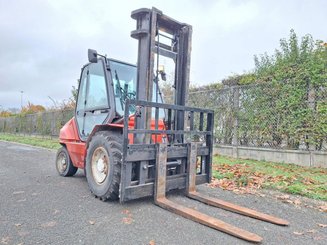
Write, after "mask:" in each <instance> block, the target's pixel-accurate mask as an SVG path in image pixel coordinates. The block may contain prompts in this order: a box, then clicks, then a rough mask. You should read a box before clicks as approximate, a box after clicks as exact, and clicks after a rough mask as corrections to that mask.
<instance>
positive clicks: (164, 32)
mask: <svg viewBox="0 0 327 245" xmlns="http://www.w3.org/2000/svg"><path fill="white" fill-rule="evenodd" d="M131 16H132V18H133V19H135V20H136V30H134V31H132V33H131V36H132V37H133V38H135V39H137V40H138V60H137V85H136V99H137V100H145V101H154V100H153V98H152V95H153V93H152V91H153V82H154V81H158V75H159V74H158V73H159V62H160V57H161V56H164V57H167V58H170V59H172V60H173V62H174V64H175V69H174V70H175V72H174V74H175V78H174V85H173V87H174V89H175V93H174V104H175V105H181V106H185V102H186V100H187V95H188V88H189V77H190V75H189V74H190V62H191V39H192V26H190V25H188V24H184V23H180V22H178V21H176V20H174V19H172V18H170V17H168V16H166V15H164V14H163V13H162V12H161V11H160V10H158V9H156V8H152V9H146V8H142V9H138V10H135V11H133V12H132V15H131ZM162 39H170V40H171V44H170V45H167V44H166V43H164V42H161V40H162ZM155 58H156V60H155ZM155 63H156V67H155ZM157 87H158V86H157ZM175 117H176V118H175V119H174V121H175V124H174V129H175V130H184V112H183V111H179V112H177V113H176V115H175ZM150 122H151V110H150V109H148V110H146V111H145V113H142V114H141V117H140V118H138V119H137V122H136V128H137V129H145V128H149V127H150ZM177 137H179V139H178V142H180V143H182V141H183V139H182V138H183V135H178V136H177ZM136 142H139V143H141V142H144V143H149V137H148V138H147V139H146V138H145V137H144V135H142V136H141V137H138V138H137V139H136Z"/></svg>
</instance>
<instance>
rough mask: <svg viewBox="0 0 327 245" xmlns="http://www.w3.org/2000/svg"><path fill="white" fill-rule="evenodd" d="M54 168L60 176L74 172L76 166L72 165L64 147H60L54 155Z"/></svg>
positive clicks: (70, 174)
mask: <svg viewBox="0 0 327 245" xmlns="http://www.w3.org/2000/svg"><path fill="white" fill-rule="evenodd" d="M56 169H57V172H58V174H59V175H60V176H63V177H68V176H73V175H74V174H76V172H77V170H78V168H76V167H75V166H74V165H73V162H72V160H71V159H70V157H69V154H68V151H67V149H66V147H64V146H63V147H61V148H60V149H59V150H58V152H57V156H56Z"/></svg>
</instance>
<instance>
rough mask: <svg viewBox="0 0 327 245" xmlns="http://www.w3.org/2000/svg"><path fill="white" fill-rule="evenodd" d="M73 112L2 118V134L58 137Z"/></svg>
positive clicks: (59, 111) (0, 119)
mask: <svg viewBox="0 0 327 245" xmlns="http://www.w3.org/2000/svg"><path fill="white" fill-rule="evenodd" d="M73 115H74V111H73V110H58V111H48V112H40V113H36V114H27V115H19V116H15V117H6V118H0V132H2V133H12V134H28V135H39V136H58V135H59V130H60V128H61V127H62V126H63V125H64V124H65V123H66V122H67V121H68V120H69V119H71V118H72V117H73Z"/></svg>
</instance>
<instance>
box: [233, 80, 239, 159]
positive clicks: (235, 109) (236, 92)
mask: <svg viewBox="0 0 327 245" xmlns="http://www.w3.org/2000/svg"><path fill="white" fill-rule="evenodd" d="M232 94H233V139H232V147H233V157H234V158H238V112H239V99H240V92H239V86H233V87H232Z"/></svg>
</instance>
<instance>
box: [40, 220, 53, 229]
mask: <svg viewBox="0 0 327 245" xmlns="http://www.w3.org/2000/svg"><path fill="white" fill-rule="evenodd" d="M56 224H57V222H56V221H50V222H47V223H43V224H42V225H41V226H42V227H43V228H49V227H54V226H55V225H56Z"/></svg>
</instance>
